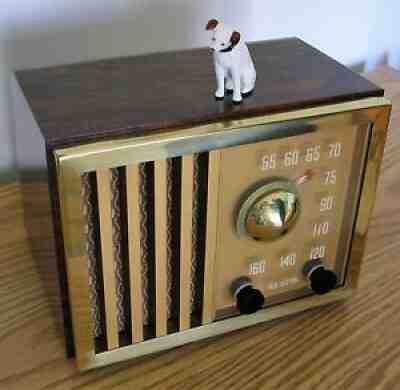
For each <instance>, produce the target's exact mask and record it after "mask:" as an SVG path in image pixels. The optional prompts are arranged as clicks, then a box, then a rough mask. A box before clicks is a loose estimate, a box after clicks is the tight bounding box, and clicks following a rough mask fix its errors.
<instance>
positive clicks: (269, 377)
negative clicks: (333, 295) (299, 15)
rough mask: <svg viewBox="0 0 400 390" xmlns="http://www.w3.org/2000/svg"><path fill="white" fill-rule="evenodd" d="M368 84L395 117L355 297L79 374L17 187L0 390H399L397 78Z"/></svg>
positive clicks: (2, 319) (3, 192)
mask: <svg viewBox="0 0 400 390" xmlns="http://www.w3.org/2000/svg"><path fill="white" fill-rule="evenodd" d="M368 77H369V78H370V79H371V80H373V81H374V82H376V83H378V84H380V85H381V86H383V87H384V88H385V89H386V92H387V96H388V97H389V98H390V99H392V102H393V105H394V107H393V114H392V120H391V126H390V132H389V139H388V142H387V145H386V150H385V158H384V162H383V173H382V176H381V179H380V186H379V190H378V195H377V202H376V207H375V212H374V215H373V218H372V220H371V227H370V231H369V235H368V244H367V249H366V256H365V259H364V264H363V266H362V272H361V281H360V286H359V291H358V293H357V295H356V296H354V297H353V298H351V299H350V300H348V301H346V302H344V303H340V304H335V305H331V306H328V307H324V308H319V309H316V310H312V311H308V312H305V313H303V314H300V315H296V316H293V317H290V318H286V319H281V320H278V321H274V322H272V323H267V324H261V325H258V326H254V327H251V328H248V329H244V330H240V331H236V332H234V333H231V334H227V335H224V336H221V337H218V338H214V339H211V340H205V341H202V342H199V343H196V344H192V345H187V346H184V347H181V348H178V349H175V350H173V351H168V352H164V353H161V354H158V355H155V356H149V357H144V358H141V359H139V360H136V361H131V362H125V363H122V364H117V365H114V366H111V367H107V368H104V369H99V370H97V371H92V372H88V373H84V374H80V373H79V372H78V371H77V370H76V369H75V367H74V363H73V361H71V360H66V358H65V356H64V344H63V337H62V333H61V332H60V323H59V320H57V317H56V316H55V315H54V311H53V306H52V304H51V299H50V298H49V296H48V295H47V294H46V289H45V288H44V283H43V280H42V279H41V278H40V274H39V272H38V265H37V264H36V263H35V262H34V260H33V259H32V257H31V255H30V250H29V246H28V243H27V240H26V232H25V229H24V225H23V221H22V218H23V210H22V203H21V197H20V192H19V186H18V184H11V185H3V186H1V187H0V210H1V212H0V389H1V390H14V389H18V390H20V389H29V390H36V389H51V390H61V389H85V390H86V389H96V390H97V389H135V390H136V389H184V390H186V389H241V390H245V389H297V390H302V389H307V390H309V389H318V390H321V389H322V390H325V389H341V390H343V389H362V390H370V389H400V257H399V253H400V201H399V199H400V140H399V131H398V128H399V125H400V72H398V71H394V70H392V69H390V68H387V67H381V68H379V69H378V70H377V71H375V72H374V73H372V74H370V75H369V76H368ZM38 229H40V226H38Z"/></svg>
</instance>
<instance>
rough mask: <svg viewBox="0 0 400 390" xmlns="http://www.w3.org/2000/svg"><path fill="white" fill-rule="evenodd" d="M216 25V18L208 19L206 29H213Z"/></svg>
mask: <svg viewBox="0 0 400 390" xmlns="http://www.w3.org/2000/svg"><path fill="white" fill-rule="evenodd" d="M217 26H218V20H217V19H211V20H209V21H208V23H207V26H206V30H214V29H215V27H217Z"/></svg>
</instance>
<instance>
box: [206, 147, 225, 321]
mask: <svg viewBox="0 0 400 390" xmlns="http://www.w3.org/2000/svg"><path fill="white" fill-rule="evenodd" d="M220 157H221V156H220V151H218V150H216V151H212V152H210V154H209V165H208V199H207V222H206V255H205V263H204V290H203V291H204V292H203V313H202V323H203V324H207V323H210V322H212V321H213V320H214V318H215V302H214V263H215V252H216V244H217V242H216V240H217V215H218V192H219V190H218V186H219V175H220Z"/></svg>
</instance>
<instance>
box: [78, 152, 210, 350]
mask: <svg viewBox="0 0 400 390" xmlns="http://www.w3.org/2000/svg"><path fill="white" fill-rule="evenodd" d="M208 174H209V154H208V153H200V154H196V155H193V156H185V157H175V158H171V159H167V160H159V161H150V162H144V163H140V164H137V165H130V166H125V167H118V168H112V169H103V170H98V171H96V172H91V173H85V174H83V175H82V180H81V197H82V205H83V214H84V218H85V221H86V226H85V227H86V229H85V233H86V237H85V239H86V250H87V258H88V269H89V292H90V302H91V316H92V320H93V329H92V334H93V338H94V339H95V344H96V352H97V353H99V352H103V351H106V350H112V349H115V348H118V347H121V346H125V345H129V344H132V343H135V342H141V341H143V340H147V339H150V338H154V337H160V336H163V335H166V334H169V333H174V332H177V331H180V330H184V329H187V328H190V327H195V326H198V325H200V324H201V322H202V321H201V316H202V310H203V295H204V270H205V266H204V263H205V256H206V235H207V229H206V225H207V224H206V221H207V203H208ZM188 205H189V207H187V206H188ZM187 227H189V230H187ZM188 238H189V240H188ZM187 241H189V242H187ZM185 248H186V249H185ZM188 251H189V252H188Z"/></svg>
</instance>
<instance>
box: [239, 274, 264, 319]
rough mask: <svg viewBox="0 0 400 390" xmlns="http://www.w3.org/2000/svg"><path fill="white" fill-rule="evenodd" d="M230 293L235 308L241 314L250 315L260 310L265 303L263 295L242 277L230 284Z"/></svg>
mask: <svg viewBox="0 0 400 390" xmlns="http://www.w3.org/2000/svg"><path fill="white" fill-rule="evenodd" d="M232 293H233V296H234V297H235V298H236V307H237V309H238V310H239V311H240V313H241V314H252V313H255V312H256V311H258V310H260V309H262V307H263V306H264V303H265V298H264V295H263V293H262V292H261V291H260V290H258V289H256V288H254V287H253V286H252V285H251V281H250V279H249V278H246V277H243V278H239V279H237V280H235V281H234V282H233V283H232Z"/></svg>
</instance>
